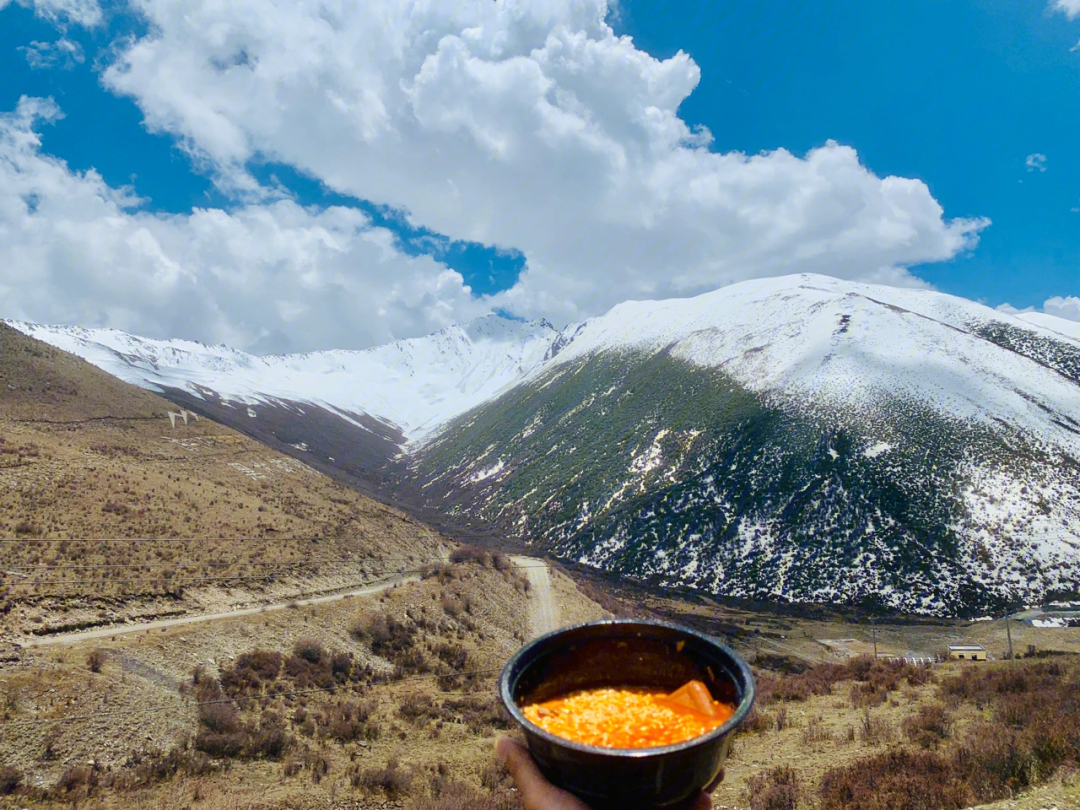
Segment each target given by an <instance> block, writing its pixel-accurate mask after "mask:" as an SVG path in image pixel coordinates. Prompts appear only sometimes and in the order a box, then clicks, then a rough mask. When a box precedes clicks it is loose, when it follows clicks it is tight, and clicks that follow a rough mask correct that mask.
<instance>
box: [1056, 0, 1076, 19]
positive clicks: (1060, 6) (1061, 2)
mask: <svg viewBox="0 0 1080 810" xmlns="http://www.w3.org/2000/svg"><path fill="white" fill-rule="evenodd" d="M1050 9H1051V10H1052V11H1061V12H1063V13H1064V14H1065V16H1066V17H1068V18H1069V19H1070V20H1075V19H1076V18H1077V17H1080V0H1050Z"/></svg>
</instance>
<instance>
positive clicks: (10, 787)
mask: <svg viewBox="0 0 1080 810" xmlns="http://www.w3.org/2000/svg"><path fill="white" fill-rule="evenodd" d="M22 781H23V775H22V771H20V770H19V769H18V768H13V767H11V766H10V765H0V796H10V795H11V794H12V793H14V792H15V791H16V790H18V789H19V787H20V786H21V785H22Z"/></svg>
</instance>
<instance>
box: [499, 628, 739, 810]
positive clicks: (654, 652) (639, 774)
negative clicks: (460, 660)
mask: <svg viewBox="0 0 1080 810" xmlns="http://www.w3.org/2000/svg"><path fill="white" fill-rule="evenodd" d="M692 679H697V680H700V681H703V682H704V683H705V684H706V685H707V686H708V687H709V691H710V692H712V696H713V698H714V699H715V700H719V701H722V702H724V703H727V704H729V705H733V706H735V714H734V715H733V716H732V717H731V719H729V720H728V721H727V722H726V723H724V724H723V725H722V726H720V727H719V728H716V729H713V730H712V731H710V732H708V733H707V734H703V735H701V736H700V737H695V738H694V739H692V740H687V741H686V742H682V743H678V744H676V745H665V746H662V747H659V748H636V749H627V748H601V747H598V746H594V745H584V744H582V743H577V742H573V741H572V740H568V739H565V738H563V737H557V736H556V735H554V734H551V733H549V732H547V731H544V730H543V729H542V728H540V727H539V726H537V725H535V724H533V723H531V722H529V720H527V719H526V718H525V715H524V714H523V713H522V711H521V706H522V705H523V704H526V703H534V702H537V701H545V700H551V699H553V698H556V697H559V696H561V695H565V694H566V693H568V692H572V691H574V690H577V689H594V688H597V687H603V686H643V687H650V688H655V689H666V690H669V691H674V690H675V689H678V688H679V687H680V686H682V685H683V684H684V683H686V682H687V681H689V680H692ZM499 694H500V696H501V697H502V700H503V703H504V704H506V708H507V710H508V711H509V712H510V714H511V715H512V716H513V718H514V720H516V721H517V722H518V723H519V724H520V725H521V728H522V730H523V731H524V732H525V739H526V741H527V743H528V746H529V752H530V753H531V754H532V757H533V759H534V760H536V764H537V765H538V766H539V767H540V770H541V771H542V772H543V773H544V775H545V776H546V777H547V779H548V780H549V781H550V782H552V783H553V784H555V785H558V786H559V787H561V788H563V789H564V790H568V791H570V792H571V793H573V794H575V795H576V796H578V797H580V798H581V799H582V801H584V802H585V803H586V804H588V805H590V806H591V807H593V808H595V810H616V809H617V810H633V809H634V808H664V809H665V810H675V808H679V807H681V806H682V805H684V804H686V803H689V802H691V801H692V800H693V798H694V797H695V796H696V795H697V794H698V792H699V791H701V790H702V789H703V788H705V787H706V786H707V785H709V784H710V783H711V782H713V780H714V779H715V778H716V776H717V775H718V774H719V773H720V769H721V768H722V767H723V764H724V759H725V758H726V757H727V752H728V745H729V743H730V740H731V732H732V731H734V730H735V727H736V726H737V725H738V724H739V723H740V722H742V720H743V718H745V717H746V715H747V713H748V712H749V711H750V707H751V706H752V705H753V702H754V679H753V676H752V675H751V674H750V668H749V667H748V666H747V665H746V662H745V661H743V660H742V658H740V657H739V656H738V655H736V654H735V653H734V652H733V651H731V650H729V649H728V648H727V647H725V646H724V645H723V644H720V643H719V642H717V641H715V640H713V639H712V638H710V637H708V636H706V635H703V634H701V633H698V632H695V631H694V630H690V629H689V628H686V627H680V626H679V625H675V624H666V623H663V622H647V621H636V620H625V619H612V620H609V621H600V622H590V623H588V624H579V625H576V626H573V627H564V628H563V629H561V630H556V631H555V632H554V633H549V634H548V635H546V636H541V637H540V638H538V639H536V640H535V641H532V642H530V643H529V644H526V645H525V646H524V647H522V648H521V649H520V650H518V652H517V653H516V654H515V655H514V657H513V658H511V659H510V660H509V661H508V662H507V664H506V667H505V668H504V669H503V671H502V676H501V677H500V679H499Z"/></svg>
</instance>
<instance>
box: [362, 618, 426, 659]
mask: <svg viewBox="0 0 1080 810" xmlns="http://www.w3.org/2000/svg"><path fill="white" fill-rule="evenodd" d="M351 632H352V635H353V637H354V638H355V639H357V641H363V642H366V643H367V644H368V645H369V646H370V647H371V651H372V652H373V653H375V655H379V656H382V657H383V658H388V659H389V658H392V657H393V656H394V655H395V654H396V653H401V652H404V651H405V650H408V649H410V648H412V646H413V643H414V642H415V638H416V628H415V627H413V626H411V625H407V624H404V623H403V622H400V621H398V620H397V619H395V618H394V617H393V616H386V615H383V614H379V615H377V616H374V617H372V618H371V619H368V620H366V621H365V620H360V621H358V622H356V623H355V624H354V625H353V627H352V630H351Z"/></svg>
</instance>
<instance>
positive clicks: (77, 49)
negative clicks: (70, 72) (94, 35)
mask: <svg viewBox="0 0 1080 810" xmlns="http://www.w3.org/2000/svg"><path fill="white" fill-rule="evenodd" d="M19 50H20V51H21V52H22V54H23V55H24V56H25V57H26V61H27V62H28V63H29V65H30V67H32V68H53V67H61V68H64V69H71V68H73V67H75V65H76V64H80V65H81V64H82V63H83V62H85V61H86V56H85V55H84V54H83V49H82V46H81V45H80V44H79V43H78V42H72V41H71V40H70V39H68V38H67V37H61V38H60V39H58V40H57V41H56V42H31V43H30V44H29V45H27V46H25V47H22V48H19Z"/></svg>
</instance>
